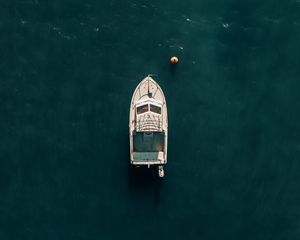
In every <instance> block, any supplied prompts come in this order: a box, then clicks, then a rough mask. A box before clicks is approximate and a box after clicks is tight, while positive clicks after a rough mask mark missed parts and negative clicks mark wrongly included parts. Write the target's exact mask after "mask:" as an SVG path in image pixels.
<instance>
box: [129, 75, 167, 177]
mask: <svg viewBox="0 0 300 240" xmlns="http://www.w3.org/2000/svg"><path fill="white" fill-rule="evenodd" d="M129 137H130V163H131V164H132V165H135V166H142V165H144V166H148V168H150V166H153V165H155V166H157V167H158V173H159V176H160V177H163V176H164V169H163V166H164V165H165V164H166V163H167V149H168V114H167V104H166V99H165V96H164V93H163V91H162V90H161V88H160V86H159V85H158V84H157V82H155V81H154V80H153V78H152V77H151V76H150V75H149V76H147V77H146V78H145V79H144V80H142V81H141V82H140V83H139V85H138V86H137V87H136V89H135V91H134V93H133V96H132V99H131V104H130V113H129Z"/></svg>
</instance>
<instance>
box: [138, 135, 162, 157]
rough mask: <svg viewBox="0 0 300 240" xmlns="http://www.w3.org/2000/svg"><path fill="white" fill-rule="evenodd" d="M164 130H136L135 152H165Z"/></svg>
mask: <svg viewBox="0 0 300 240" xmlns="http://www.w3.org/2000/svg"><path fill="white" fill-rule="evenodd" d="M164 139H165V134H164V132H134V134H133V151H134V152H163V151H164Z"/></svg>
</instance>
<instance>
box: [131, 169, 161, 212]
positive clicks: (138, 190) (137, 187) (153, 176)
mask: <svg viewBox="0 0 300 240" xmlns="http://www.w3.org/2000/svg"><path fill="white" fill-rule="evenodd" d="M162 185H163V179H162V178H160V177H159V176H158V170H157V168H156V167H152V168H147V167H135V166H132V165H130V164H129V165H128V187H129V191H130V193H131V194H132V195H138V196H139V197H145V196H152V197H153V201H154V204H155V205H156V206H159V203H160V191H161V187H162ZM152 197H151V198H152Z"/></svg>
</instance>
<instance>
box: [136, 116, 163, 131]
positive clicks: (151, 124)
mask: <svg viewBox="0 0 300 240" xmlns="http://www.w3.org/2000/svg"><path fill="white" fill-rule="evenodd" d="M136 130H137V131H138V132H143V131H162V119H161V117H159V116H149V115H146V116H143V117H141V118H139V119H138V121H137V122H136Z"/></svg>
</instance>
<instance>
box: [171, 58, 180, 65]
mask: <svg viewBox="0 0 300 240" xmlns="http://www.w3.org/2000/svg"><path fill="white" fill-rule="evenodd" d="M170 61H171V63H172V64H177V63H178V62H179V60H178V57H175V56H174V57H171V59H170Z"/></svg>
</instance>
